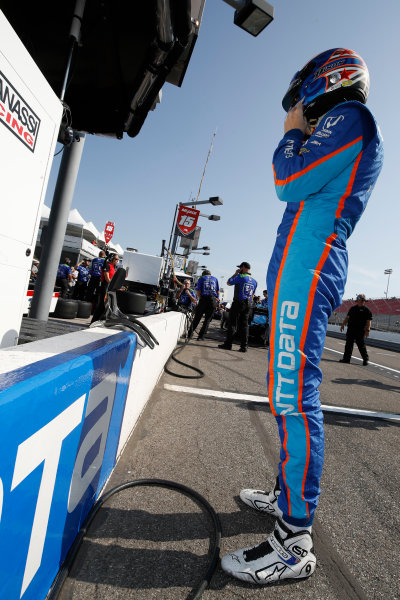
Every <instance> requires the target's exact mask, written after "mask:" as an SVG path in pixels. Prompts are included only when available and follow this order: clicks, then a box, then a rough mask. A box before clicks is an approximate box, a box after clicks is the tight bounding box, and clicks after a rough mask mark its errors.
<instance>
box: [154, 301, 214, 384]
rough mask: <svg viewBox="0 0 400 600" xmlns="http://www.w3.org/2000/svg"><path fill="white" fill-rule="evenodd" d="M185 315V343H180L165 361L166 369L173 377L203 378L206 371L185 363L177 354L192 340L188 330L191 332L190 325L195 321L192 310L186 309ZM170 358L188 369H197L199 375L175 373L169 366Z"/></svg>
mask: <svg viewBox="0 0 400 600" xmlns="http://www.w3.org/2000/svg"><path fill="white" fill-rule="evenodd" d="M185 315H186V323H185V341H184V342H183V343H180V345H178V347H177V348H175V350H174V351H173V352H172V354H171V356H170V357H169V359H168V360H167V362H166V363H165V367H164V371H165V372H166V373H168V375H172V376H173V377H180V378H181V379H201V378H202V377H204V371H202V370H201V369H198V368H197V367H193V366H192V365H189V364H188V363H185V362H183V361H181V360H178V359H177V358H176V355H177V354H179V353H180V352H182V350H183V349H184V347H185V346H186V344H188V343H189V341H190V337H189V336H188V332H189V330H190V326H191V324H192V322H193V314H192V313H191V312H189V311H186V312H185ZM170 360H174V361H175V362H177V363H178V364H179V365H182V366H183V367H186V368H187V369H191V370H192V371H195V372H196V373H198V375H180V374H179V373H174V372H173V371H170V370H169V368H168V364H169V361H170Z"/></svg>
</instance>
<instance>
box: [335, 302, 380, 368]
mask: <svg viewBox="0 0 400 600" xmlns="http://www.w3.org/2000/svg"><path fill="white" fill-rule="evenodd" d="M365 302H366V298H365V296H364V294H358V296H357V304H355V305H354V306H352V307H351V308H350V310H349V312H348V313H347V316H346V318H345V320H344V321H343V323H342V326H341V327H340V331H343V329H344V327H345V325H347V333H346V346H345V348H344V354H343V358H342V359H340V361H339V362H341V363H349V362H350V359H351V354H352V352H353V346H354V342H356V344H357V346H358V349H359V351H360V354H361V356H362V359H363V365H364V366H366V365H367V364H368V360H369V357H368V352H367V348H366V346H365V338H367V337H368V336H369V331H370V329H371V320H372V313H371V311H370V310H369V308H367V307H366V306H365Z"/></svg>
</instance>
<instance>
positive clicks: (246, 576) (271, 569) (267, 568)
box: [221, 519, 317, 585]
mask: <svg viewBox="0 0 400 600" xmlns="http://www.w3.org/2000/svg"><path fill="white" fill-rule="evenodd" d="M316 562H317V561H316V558H315V555H314V554H313V542H312V537H311V533H310V531H308V530H301V531H297V532H293V531H291V530H290V529H289V527H288V526H287V524H285V523H283V522H282V521H281V520H279V519H278V520H277V521H276V524H275V529H274V531H273V533H272V534H271V535H270V536H269V538H268V539H267V541H266V542H262V543H261V544H259V545H258V546H254V547H253V548H242V549H241V550H237V551H236V552H232V554H227V555H226V556H224V557H223V558H222V560H221V567H222V569H223V570H224V571H226V572H227V573H229V575H232V577H236V579H241V580H242V581H247V582H248V583H256V584H258V585H266V584H268V583H272V582H273V581H278V580H282V579H304V578H306V577H309V576H310V575H312V574H313V573H314V571H315V567H316Z"/></svg>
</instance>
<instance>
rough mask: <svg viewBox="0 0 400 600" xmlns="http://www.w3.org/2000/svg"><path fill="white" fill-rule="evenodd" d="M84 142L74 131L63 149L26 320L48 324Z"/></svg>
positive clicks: (82, 137)
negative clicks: (37, 320) (67, 144)
mask: <svg viewBox="0 0 400 600" xmlns="http://www.w3.org/2000/svg"><path fill="white" fill-rule="evenodd" d="M84 143H85V134H83V133H77V132H74V139H73V142H72V143H71V144H70V145H69V146H66V147H65V148H64V152H63V156H62V159H61V165H60V170H59V172H58V178H57V184H56V189H55V191H54V198H53V204H52V207H51V211H50V216H49V224H48V228H47V237H46V242H45V245H44V247H43V250H42V255H41V257H40V265H39V272H38V276H37V279H36V284H35V292H34V294H33V298H32V304H31V310H30V312H29V317H31V318H33V319H40V320H42V321H47V319H48V317H49V310H50V303H51V298H52V296H53V290H54V280H55V275H56V273H57V267H58V264H59V259H60V254H61V251H62V247H63V243H64V236H65V230H66V227H67V222H68V215H69V211H70V208H71V202H72V197H73V195H74V190H75V184H76V178H77V176H78V171H79V164H80V160H81V156H82V151H83V146H84Z"/></svg>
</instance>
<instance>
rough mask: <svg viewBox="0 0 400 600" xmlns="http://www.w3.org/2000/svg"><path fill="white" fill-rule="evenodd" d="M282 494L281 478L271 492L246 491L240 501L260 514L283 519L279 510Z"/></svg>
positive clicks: (241, 494) (277, 479)
mask: <svg viewBox="0 0 400 600" xmlns="http://www.w3.org/2000/svg"><path fill="white" fill-rule="evenodd" d="M280 493H281V488H280V485H279V478H278V477H277V478H276V482H275V487H274V489H273V490H272V491H271V492H263V491H262V490H252V489H246V490H242V491H241V492H240V499H241V500H242V502H244V503H245V504H247V505H248V506H250V507H251V508H254V509H255V510H257V511H258V512H261V513H266V514H269V515H271V516H273V517H282V511H281V510H280V508H278V496H279V494H280Z"/></svg>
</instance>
